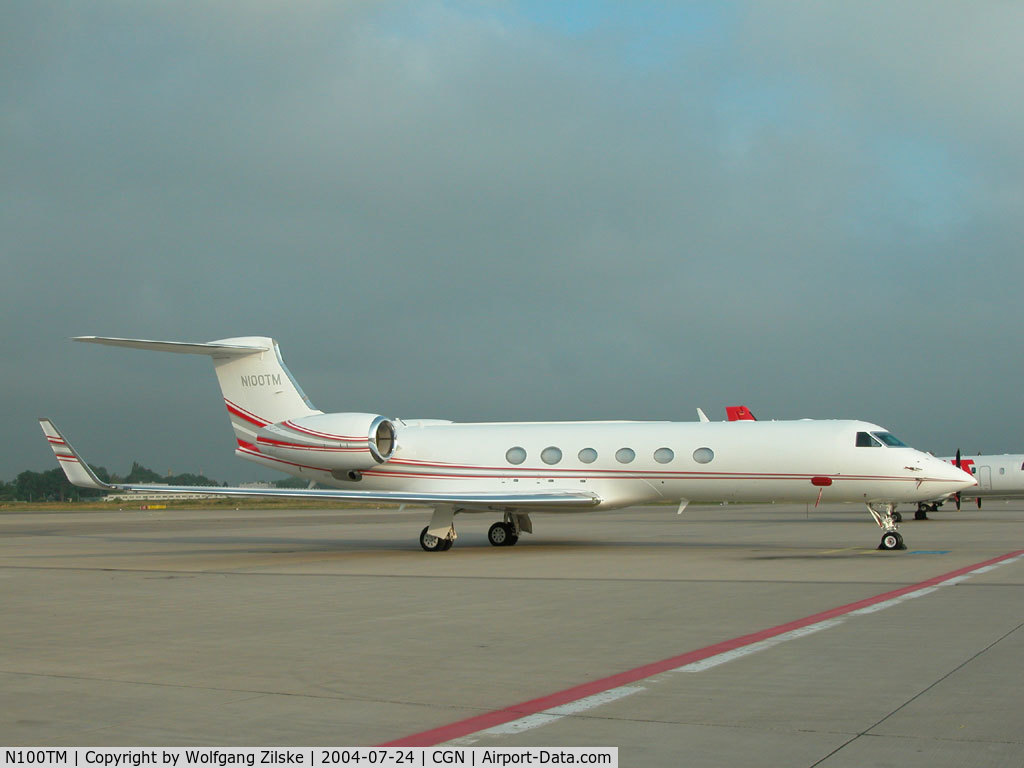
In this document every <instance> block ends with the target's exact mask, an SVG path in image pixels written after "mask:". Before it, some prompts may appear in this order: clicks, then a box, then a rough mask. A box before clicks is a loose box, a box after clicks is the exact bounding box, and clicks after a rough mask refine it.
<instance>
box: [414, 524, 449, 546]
mask: <svg viewBox="0 0 1024 768" xmlns="http://www.w3.org/2000/svg"><path fill="white" fill-rule="evenodd" d="M454 543H455V540H454V539H448V538H441V537H440V536H434V535H433V534H432V533H430V526H429V525H428V526H426V527H425V528H424V529H423V530H422V531H420V546H421V547H423V549H424V550H426V551H427V552H447V551H448V550H449V549H451V548H452V544H454Z"/></svg>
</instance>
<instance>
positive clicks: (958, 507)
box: [953, 493, 960, 512]
mask: <svg viewBox="0 0 1024 768" xmlns="http://www.w3.org/2000/svg"><path fill="white" fill-rule="evenodd" d="M953 500H954V501H956V511H957V512H959V511H960V494H959V493H954V494H953Z"/></svg>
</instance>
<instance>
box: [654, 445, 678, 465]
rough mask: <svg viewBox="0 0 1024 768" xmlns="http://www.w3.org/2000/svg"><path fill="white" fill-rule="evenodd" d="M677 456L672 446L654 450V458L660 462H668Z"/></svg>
mask: <svg viewBox="0 0 1024 768" xmlns="http://www.w3.org/2000/svg"><path fill="white" fill-rule="evenodd" d="M675 457H676V454H675V452H674V451H673V450H672V449H671V448H659V449H658V450H656V451H655V452H654V460H655V461H656V462H658V463H659V464H668V463H669V462H670V461H672V459H674V458H675Z"/></svg>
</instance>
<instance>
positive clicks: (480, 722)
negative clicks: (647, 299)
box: [376, 549, 1024, 747]
mask: <svg viewBox="0 0 1024 768" xmlns="http://www.w3.org/2000/svg"><path fill="white" fill-rule="evenodd" d="M1020 555H1024V549H1021V550H1017V551H1015V552H1008V553H1007V554H1005V555H1000V556H999V557H994V558H992V559H991V560H985V561H984V562H981V563H975V564H974V565H967V566H964V567H963V568H958V569H957V570H955V571H950V572H949V573H944V574H942V575H941V576H934V577H932V578H930V579H928V580H927V581H922V582H921V583H919V584H912V585H910V586H907V587H900V588H899V589H894V590H893V591H891V592H885V593H883V594H881V595H875V596H874V597H866V598H864V599H863V600H858V601H857V602H855V603H848V604H847V605H841V606H839V607H838V608H832V609H830V610H827V611H822V612H821V613H816V614H814V615H812V616H805V617H804V618H802V619H796V620H795V621H790V622H788V623H786V624H779V625H778V626H777V627H772V628H770V629H762V630H760V631H759V632H753V633H751V634H749V635H742V636H740V637H734V638H733V639H732V640H724V641H722V642H720V643H715V644H714V645H709V646H707V647H705V648H700V649H699V650H696V651H689V652H688V653H683V654H680V655H678V656H672V657H671V658H668V659H663V660H662V661H655V662H652V663H650V664H644V665H643V666H641V667H635V668H633V669H627V670H626V671H624V672H618V673H616V674H614V675H609V676H608V677H602V678H600V679H599V680H593V681H591V682H589V683H582V684H580V685H576V686H573V687H572V688H566V689H565V690H563V691H557V692H556V693H551V694H548V695H547V696H542V697H540V698H537V699H531V700H530V701H524V702H522V703H520V704H515V705H513V706H511V707H505V708H504V709H496V710H494V711H492V712H485V713H484V714H481V715H475V716H473V717H469V718H466V719H465V720H458V721H456V722H454V723H449V724H448V725H442V726H439V727H437V728H431V729H430V730H429V731H421V732H420V733H414V734H412V735H410V736H403V737H402V738H400V739H395V740H394V741H388V742H385V743H383V744H378V745H376V746H379V747H430V746H433V745H435V744H441V743H444V742H446V741H451V740H452V739H458V738H461V737H463V736H468V735H469V734H471V733H477V732H478V731H484V730H487V729H488V728H494V727H495V726H498V725H502V724H504V723H508V722H511V721H512V720H518V719H519V718H522V717H525V716H527V715H534V714H537V713H538V712H543V711H545V710H547V709H551V708H552V707H559V706H564V705H565V704H569V703H571V702H574V701H578V700H579V699H583V698H586V697H588V696H594V695H596V694H598V693H603V692H604V691H607V690H610V689H612V688H618V687H620V686H623V685H629V684H630V683H635V682H637V681H639V680H644V679H646V678H648V677H654V676H655V675H659V674H661V673H663V672H668V671H669V670H672V669H676V668H677V667H682V666H684V665H686V664H692V663H694V662H696V661H702V660H704V659H707V658H709V657H711V656H717V655H719V654H721V653H726V652H727V651H734V650H736V649H737V648H743V647H745V646H748V645H753V644H754V643H758V642H761V641H762V640H767V639H769V638H772V637H776V636H777V635H782V634H785V633H786V632H792V631H793V630H795V629H800V628H802V627H806V626H809V625H811V624H816V623H818V622H820V621H825V620H827V619H833V618H836V617H837V616H844V615H846V614H848V613H852V612H854V611H857V610H860V609H862V608H867V607H869V606H872V605H877V604H878V603H883V602H885V601H886V600H892V599H894V598H897V597H901V596H902V595H906V594H909V593H910V592H916V591H917V590H919V589H925V588H927V587H933V586H937V585H939V584H942V583H943V582H946V581H949V580H951V579H955V578H957V577H958V576H963V575H964V574H967V573H970V572H971V571H976V570H978V569H979V568H984V567H985V566H989V565H995V564H997V563H1001V562H1003V561H1005V560H1010V559H1011V558H1014V557H1018V556H1020Z"/></svg>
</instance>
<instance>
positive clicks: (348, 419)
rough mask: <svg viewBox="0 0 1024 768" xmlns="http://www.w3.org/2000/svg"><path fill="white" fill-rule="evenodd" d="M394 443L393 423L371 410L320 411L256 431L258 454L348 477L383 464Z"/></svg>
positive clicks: (393, 448)
mask: <svg viewBox="0 0 1024 768" xmlns="http://www.w3.org/2000/svg"><path fill="white" fill-rule="evenodd" d="M395 446H396V430H395V424H394V422H392V421H391V420H390V419H386V418H384V417H383V416H378V415H377V414H374V413H319V414H317V415H315V416H303V417H302V418H298V419H286V420H284V421H279V422H277V423H276V424H270V425H268V426H266V427H262V428H261V429H260V430H259V431H258V432H257V433H256V447H257V449H258V450H259V452H260V453H262V454H264V455H267V456H272V457H274V458H277V459H281V460H283V461H288V462H292V463H295V464H298V465H301V466H305V467H311V468H313V469H322V470H326V471H329V472H334V473H335V476H341V477H345V478H347V479H358V476H359V475H358V473H359V471H360V470H364V469H372V468H373V467H375V466H377V465H378V464H383V463H384V462H385V461H387V460H388V459H390V458H391V456H392V455H393V454H394V452H395Z"/></svg>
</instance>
